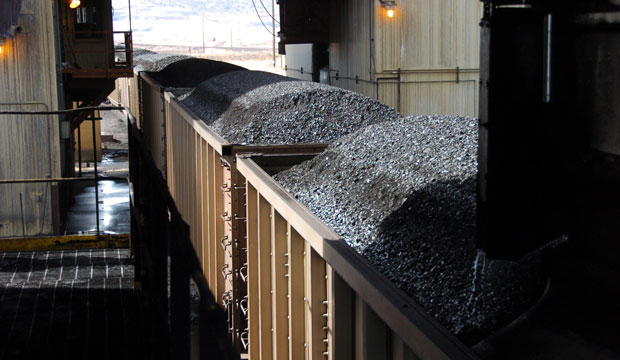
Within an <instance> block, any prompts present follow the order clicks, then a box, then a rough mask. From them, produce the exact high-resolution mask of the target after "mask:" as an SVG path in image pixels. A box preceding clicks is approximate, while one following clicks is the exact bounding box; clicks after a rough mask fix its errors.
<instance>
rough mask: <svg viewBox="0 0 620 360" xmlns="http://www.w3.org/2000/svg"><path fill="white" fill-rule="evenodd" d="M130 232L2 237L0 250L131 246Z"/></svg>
mask: <svg viewBox="0 0 620 360" xmlns="http://www.w3.org/2000/svg"><path fill="white" fill-rule="evenodd" d="M129 237H130V236H129V234H121V235H107V234H106V235H99V236H97V235H66V236H43V237H27V238H5V239H0V252H17V251H53V250H78V249H107V248H129Z"/></svg>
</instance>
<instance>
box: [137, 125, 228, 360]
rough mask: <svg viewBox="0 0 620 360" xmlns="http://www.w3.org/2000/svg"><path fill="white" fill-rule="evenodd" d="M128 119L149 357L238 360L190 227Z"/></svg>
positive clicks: (138, 271)
mask: <svg viewBox="0 0 620 360" xmlns="http://www.w3.org/2000/svg"><path fill="white" fill-rule="evenodd" d="M129 117H130V126H129V140H130V149H131V151H130V174H131V176H130V178H131V185H132V189H133V193H132V210H131V211H132V250H133V251H134V252H135V261H136V274H137V275H136V286H137V287H138V288H141V289H142V292H143V294H144V295H145V300H146V301H145V305H146V307H145V312H146V316H145V317H144V318H145V319H148V320H147V323H146V324H145V327H146V331H147V337H148V339H149V347H148V348H149V349H150V350H151V354H149V356H150V357H149V358H152V359H207V358H209V359H239V355H238V353H237V352H236V351H235V350H234V349H233V347H232V343H231V341H230V338H229V337H228V332H227V324H226V314H225V313H224V311H223V310H222V308H221V307H220V306H218V305H217V302H216V299H215V297H214V296H213V294H212V293H211V291H210V289H209V285H208V283H207V280H206V278H205V276H204V274H203V271H202V264H201V262H200V259H199V257H198V255H197V253H196V251H195V249H194V247H193V246H192V243H191V241H190V228H189V226H188V225H187V223H185V222H184V221H183V220H182V218H181V214H180V213H179V211H178V210H177V207H176V205H175V202H174V200H173V198H172V197H171V195H170V193H169V192H168V188H167V184H166V182H165V180H164V178H163V176H162V174H161V172H160V171H159V170H158V169H157V168H156V167H155V164H154V163H153V160H152V159H151V155H150V154H149V153H148V151H147V150H146V145H145V141H144V139H143V137H142V134H141V133H140V131H139V130H138V128H137V126H136V122H135V119H134V118H133V117H131V116H129Z"/></svg>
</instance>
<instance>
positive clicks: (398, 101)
mask: <svg viewBox="0 0 620 360" xmlns="http://www.w3.org/2000/svg"><path fill="white" fill-rule="evenodd" d="M397 86H398V89H396V97H397V99H396V104H397V107H396V110H397V111H398V112H400V68H398V85H397Z"/></svg>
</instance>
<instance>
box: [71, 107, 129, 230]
mask: <svg viewBox="0 0 620 360" xmlns="http://www.w3.org/2000/svg"><path fill="white" fill-rule="evenodd" d="M102 105H105V104H102ZM101 117H102V118H103V119H102V120H101V135H102V148H103V157H102V160H101V162H99V163H97V172H98V173H99V176H115V177H121V178H127V177H128V176H129V158H128V148H129V143H128V134H127V120H126V118H125V116H124V115H123V114H122V113H121V112H118V111H102V112H101ZM78 169H79V166H78V164H76V173H78ZM94 173H95V168H94V164H93V163H83V164H82V176H85V177H94ZM95 190H98V193H99V205H98V206H99V229H100V232H103V233H106V234H128V233H129V231H130V225H129V216H130V215H129V184H128V182H127V181H111V180H105V181H99V182H98V189H96V188H95V184H94V182H92V183H84V182H81V183H74V184H73V194H74V197H73V199H74V203H73V205H72V206H71V208H70V209H69V212H68V214H67V227H66V229H65V232H66V233H67V234H79V233H94V232H96V230H97V216H96V208H95Z"/></svg>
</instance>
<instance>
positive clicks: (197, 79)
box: [149, 58, 245, 88]
mask: <svg viewBox="0 0 620 360" xmlns="http://www.w3.org/2000/svg"><path fill="white" fill-rule="evenodd" d="M239 70H245V68H243V67H241V66H237V65H233V64H229V63H226V62H222V61H215V60H209V59H198V58H189V59H182V60H179V61H177V62H174V63H172V64H170V65H168V66H166V67H165V68H164V69H163V70H161V71H159V72H151V73H149V75H150V76H151V77H152V78H153V79H154V80H155V81H157V82H158V83H160V84H161V85H163V86H165V87H177V88H194V87H196V86H198V84H200V83H201V82H203V81H205V80H208V79H210V78H212V77H214V76H217V75H220V74H224V73H227V72H231V71H239Z"/></svg>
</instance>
